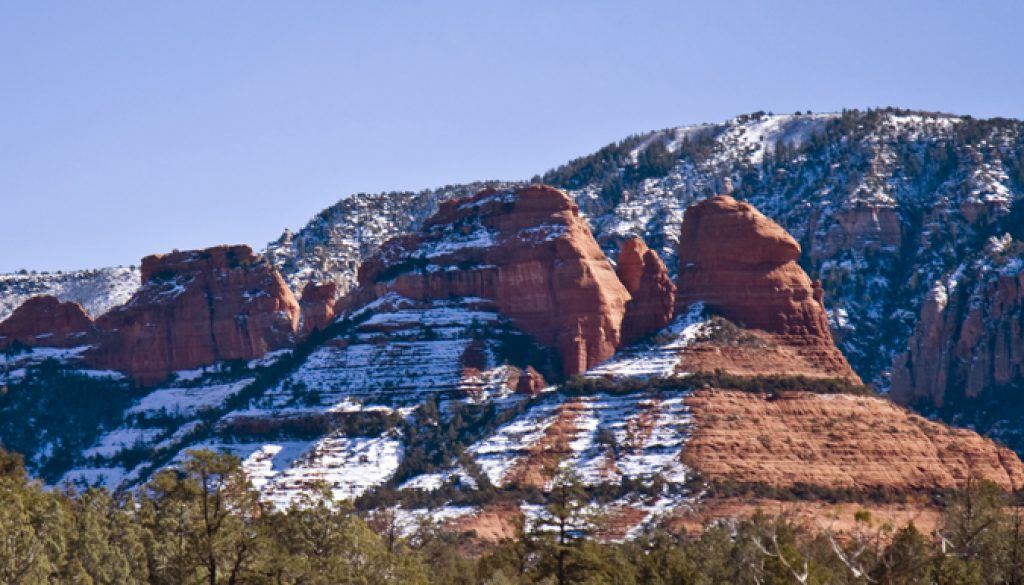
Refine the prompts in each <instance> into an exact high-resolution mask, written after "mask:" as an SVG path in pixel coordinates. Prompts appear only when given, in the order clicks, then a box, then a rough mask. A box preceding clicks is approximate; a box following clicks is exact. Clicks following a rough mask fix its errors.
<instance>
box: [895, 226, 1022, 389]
mask: <svg viewBox="0 0 1024 585" xmlns="http://www.w3.org/2000/svg"><path fill="white" fill-rule="evenodd" d="M1013 244H1014V243H1013V240H1012V238H1010V237H1009V236H1007V237H1005V238H1003V239H1001V240H1000V239H994V240H993V241H991V242H990V246H989V254H987V256H986V258H984V259H983V260H979V261H976V262H974V263H972V264H971V265H969V266H965V267H964V269H963V270H961V271H960V273H959V278H949V279H946V280H944V281H938V282H935V283H934V284H933V286H932V290H931V291H930V293H929V294H928V296H927V297H926V298H925V300H924V303H923V304H922V307H921V316H920V320H919V321H918V324H917V327H915V329H914V334H913V335H912V336H911V337H910V340H909V343H908V348H907V351H905V352H903V353H902V354H900V355H898V356H897V357H896V360H895V363H894V368H893V382H892V397H893V399H894V400H897V401H899V402H902V403H905V404H912V403H926V404H930V405H932V406H935V407H941V406H944V405H946V404H947V403H949V402H951V401H955V400H959V399H964V398H977V397H979V396H982V395H983V394H984V393H985V392H986V391H991V390H995V389H999V388H1005V387H1007V386H1009V385H1012V384H1014V383H1016V382H1019V380H1021V379H1022V378H1024V321H1022V319H1021V315H1022V314H1024V270H1022V263H1021V261H1020V259H1019V257H1018V256H1017V253H1016V252H1012V251H1011V250H1008V249H1009V248H1012V247H1013ZM1006 251H1010V252H1011V253H1010V254H1009V255H1008V256H1009V257H1007V255H1005V254H1004V252H1006Z"/></svg>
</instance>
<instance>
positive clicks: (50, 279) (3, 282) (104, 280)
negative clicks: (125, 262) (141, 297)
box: [0, 267, 141, 321]
mask: <svg viewBox="0 0 1024 585" xmlns="http://www.w3.org/2000/svg"><path fill="white" fill-rule="evenodd" d="M140 281H141V275H140V273H139V270H138V269H136V268H134V267H131V268H124V267H117V268H99V269H96V270H74V271H68V272H52V273H45V272H44V273H41V274H31V273H24V274H22V273H18V274H0V321H2V320H4V319H6V318H7V316H8V315H10V314H11V312H13V311H14V309H17V308H18V307H19V306H20V305H21V304H22V303H24V302H25V301H27V300H28V299H29V298H31V297H34V296H38V295H53V296H55V297H57V298H58V299H60V300H62V301H73V302H76V303H79V304H81V305H82V307H84V308H85V311H86V312H87V313H89V315H91V316H92V317H93V318H96V317H98V316H100V315H102V314H103V313H105V312H107V311H108V310H110V309H112V308H114V307H116V306H118V305H123V304H124V303H126V302H127V301H128V299H129V298H131V296H132V295H133V294H134V293H135V291H136V290H137V289H138V288H139V286H140V284H141V282H140Z"/></svg>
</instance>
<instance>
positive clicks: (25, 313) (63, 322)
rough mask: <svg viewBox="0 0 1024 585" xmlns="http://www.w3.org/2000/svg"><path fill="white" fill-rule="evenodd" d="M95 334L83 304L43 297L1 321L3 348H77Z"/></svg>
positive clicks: (48, 296) (0, 333)
mask: <svg viewBox="0 0 1024 585" xmlns="http://www.w3.org/2000/svg"><path fill="white" fill-rule="evenodd" d="M94 331H95V327H94V326H93V322H92V319H91V318H90V317H89V315H87V314H86V312H85V309H83V308H82V305H80V304H78V303H73V302H61V301H60V300H59V299H58V298H57V297H54V296H50V295H40V296H37V297H32V298H30V299H28V300H27V301H25V302H24V303H23V304H22V305H21V306H19V307H18V308H17V309H15V310H14V312H13V313H11V316H10V317H8V318H7V319H5V320H4V321H3V322H0V349H2V348H5V347H8V346H10V345H11V344H12V343H15V342H17V343H22V344H25V345H27V346H30V347H31V346H38V345H45V346H47V347H73V346H76V345H82V344H84V343H87V342H88V340H89V336H90V335H91V334H92V333H93V332H94Z"/></svg>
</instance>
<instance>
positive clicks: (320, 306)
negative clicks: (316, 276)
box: [299, 282, 338, 337]
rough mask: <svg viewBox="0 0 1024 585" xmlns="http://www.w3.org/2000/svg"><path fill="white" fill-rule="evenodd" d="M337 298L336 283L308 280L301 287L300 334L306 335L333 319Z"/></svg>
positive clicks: (326, 324) (323, 326) (322, 327)
mask: <svg viewBox="0 0 1024 585" xmlns="http://www.w3.org/2000/svg"><path fill="white" fill-rule="evenodd" d="M337 300H338V283H336V282H309V283H306V286H305V287H303V288H302V299H301V300H300V301H299V306H300V307H301V309H302V326H301V329H300V335H301V336H302V337H306V336H308V335H309V334H310V333H312V332H313V331H316V330H322V329H324V328H325V327H327V326H328V325H330V324H331V322H332V321H334V316H335V312H334V306H335V303H336V302H337Z"/></svg>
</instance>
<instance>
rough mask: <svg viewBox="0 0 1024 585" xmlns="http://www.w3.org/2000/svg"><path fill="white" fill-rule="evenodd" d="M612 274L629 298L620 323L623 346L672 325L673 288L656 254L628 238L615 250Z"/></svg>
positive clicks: (665, 269)
mask: <svg viewBox="0 0 1024 585" xmlns="http://www.w3.org/2000/svg"><path fill="white" fill-rule="evenodd" d="M615 271H616V274H618V276H619V280H621V281H622V284H623V285H624V286H625V287H626V290H627V291H628V292H629V294H630V296H631V297H632V300H630V301H629V302H628V303H627V304H626V316H625V318H624V319H623V321H622V342H623V344H629V343H632V342H634V341H637V340H640V339H643V338H644V337H646V336H647V335H649V334H651V333H653V332H654V331H657V330H658V329H661V328H662V327H665V326H666V325H668V324H669V323H670V322H671V321H672V316H673V315H674V312H675V302H676V285H675V284H674V283H673V282H672V278H671V277H670V276H669V274H668V269H667V268H665V263H664V262H662V261H661V258H659V257H658V253H657V252H655V251H654V250H651V249H649V248H648V247H647V244H645V243H644V241H643V240H642V239H640V238H637V237H633V238H628V239H626V240H625V241H623V242H622V246H621V248H620V249H619V257H618V260H617V262H616V267H615Z"/></svg>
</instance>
